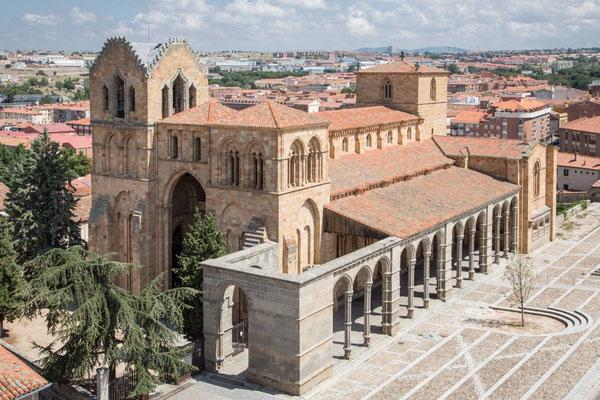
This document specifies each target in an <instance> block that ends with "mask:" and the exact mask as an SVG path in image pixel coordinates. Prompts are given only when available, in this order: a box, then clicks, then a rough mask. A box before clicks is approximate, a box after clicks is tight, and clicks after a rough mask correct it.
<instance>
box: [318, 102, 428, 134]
mask: <svg viewBox="0 0 600 400" xmlns="http://www.w3.org/2000/svg"><path fill="white" fill-rule="evenodd" d="M315 115H317V116H318V117H320V118H323V119H326V120H329V121H331V125H329V131H330V132H331V131H339V130H345V129H354V128H362V127H367V126H376V125H385V124H393V123H400V122H404V121H415V122H416V121H418V120H419V117H417V116H416V115H412V114H409V113H405V112H402V111H396V110H392V109H390V108H387V107H384V106H374V107H358V108H346V109H341V110H333V111H321V112H318V113H315Z"/></svg>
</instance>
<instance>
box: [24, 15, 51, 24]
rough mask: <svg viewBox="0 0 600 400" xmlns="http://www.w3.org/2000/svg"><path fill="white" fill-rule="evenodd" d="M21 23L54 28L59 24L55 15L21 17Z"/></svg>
mask: <svg viewBox="0 0 600 400" xmlns="http://www.w3.org/2000/svg"><path fill="white" fill-rule="evenodd" d="M21 21H23V22H25V23H27V24H31V25H45V26H54V25H57V24H58V17H57V16H56V15H54V14H47V15H41V14H25V15H23V16H22V17H21Z"/></svg>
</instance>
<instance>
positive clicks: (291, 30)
mask: <svg viewBox="0 0 600 400" xmlns="http://www.w3.org/2000/svg"><path fill="white" fill-rule="evenodd" d="M2 10H3V12H2V15H1V16H0V48H6V49H53V50H55V49H65V50H99V49H100V48H101V46H102V43H103V42H104V41H105V39H106V37H108V36H114V35H119V36H127V37H129V38H130V39H131V40H133V41H146V38H147V29H148V25H149V26H150V32H151V41H152V42H160V41H164V40H165V39H167V38H169V37H186V38H187V39H188V40H189V41H190V42H191V43H192V45H193V47H194V48H195V49H197V50H231V49H240V50H264V51H274V50H286V49H348V50H351V49H356V48H359V47H364V46H384V45H390V44H391V45H393V46H395V47H398V48H405V49H413V48H419V47H425V46H443V45H447V46H457V47H462V48H466V49H472V50H477V49H480V50H484V49H492V50H496V49H527V48H555V47H591V46H600V0H528V1H525V0H95V1H74V0H60V1H59V0H51V1H48V0H45V1H42V0H22V1H20V2H18V1H10V2H5V4H2Z"/></svg>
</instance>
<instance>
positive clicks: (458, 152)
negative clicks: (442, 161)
mask: <svg viewBox="0 0 600 400" xmlns="http://www.w3.org/2000/svg"><path fill="white" fill-rule="evenodd" d="M433 140H434V141H435V143H436V144H437V145H438V146H439V148H440V149H441V150H442V152H443V153H444V154H445V155H446V156H448V157H463V156H470V155H472V156H478V157H495V158H510V159H520V158H522V157H523V155H525V154H527V153H528V152H529V149H530V148H531V147H533V146H535V145H536V144H537V143H538V142H535V141H534V142H531V143H523V142H521V141H519V140H512V139H498V138H491V137H490V138H486V137H465V136H434V137H433Z"/></svg>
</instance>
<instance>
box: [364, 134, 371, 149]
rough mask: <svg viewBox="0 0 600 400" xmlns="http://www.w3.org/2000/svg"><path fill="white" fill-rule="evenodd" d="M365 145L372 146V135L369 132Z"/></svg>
mask: <svg viewBox="0 0 600 400" xmlns="http://www.w3.org/2000/svg"><path fill="white" fill-rule="evenodd" d="M365 146H366V147H367V148H369V147H371V135H370V134H369V135H367V139H366V144H365Z"/></svg>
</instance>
